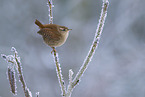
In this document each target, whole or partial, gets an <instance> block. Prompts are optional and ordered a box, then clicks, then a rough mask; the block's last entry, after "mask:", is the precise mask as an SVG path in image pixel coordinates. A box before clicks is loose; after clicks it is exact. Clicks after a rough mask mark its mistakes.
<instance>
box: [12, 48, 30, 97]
mask: <svg viewBox="0 0 145 97" xmlns="http://www.w3.org/2000/svg"><path fill="white" fill-rule="evenodd" d="M14 53H15V55H14V57H15V60H16V65H17V71H18V73H19V75H18V76H19V80H20V82H21V83H22V87H23V91H24V93H25V97H30V95H31V92H30V91H29V92H27V89H28V88H27V85H26V83H25V80H24V77H23V73H22V66H21V63H20V62H19V60H18V58H17V51H16V49H15V51H14ZM28 90H29V89H28Z"/></svg>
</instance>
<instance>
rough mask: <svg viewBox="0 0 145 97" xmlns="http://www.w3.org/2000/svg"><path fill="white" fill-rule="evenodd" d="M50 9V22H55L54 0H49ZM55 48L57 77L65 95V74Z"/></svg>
mask: <svg viewBox="0 0 145 97" xmlns="http://www.w3.org/2000/svg"><path fill="white" fill-rule="evenodd" d="M48 5H49V6H48V11H49V15H48V16H49V23H50V24H53V15H52V7H54V6H53V5H52V0H48ZM52 49H53V53H54V55H53V56H54V61H55V65H56V72H57V77H58V81H59V84H60V87H61V91H62V96H65V95H66V94H65V92H66V87H65V85H64V80H63V76H62V73H61V72H62V71H61V67H60V63H59V61H58V59H59V58H58V54H57V52H56V50H55V48H54V47H52Z"/></svg>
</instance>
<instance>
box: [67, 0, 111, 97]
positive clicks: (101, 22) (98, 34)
mask: <svg viewBox="0 0 145 97" xmlns="http://www.w3.org/2000/svg"><path fill="white" fill-rule="evenodd" d="M108 5H109V1H108V0H103V6H102V11H101V16H100V19H99V23H98V27H97V29H96V34H95V37H94V41H93V43H92V45H91V47H90V51H89V52H88V55H87V56H86V59H85V60H84V63H83V64H82V66H81V68H80V70H79V72H78V73H77V74H76V76H75V78H74V80H73V82H72V84H71V86H70V87H69V88H71V90H69V91H67V94H66V95H67V96H66V97H70V95H71V93H70V92H72V90H73V88H74V87H75V86H76V85H77V84H78V83H79V82H80V78H81V77H82V75H83V73H84V72H85V71H86V69H87V67H88V65H89V63H90V61H91V59H92V57H93V55H94V53H95V50H96V48H97V47H98V44H99V41H100V37H101V33H102V30H103V27H104V23H105V19H106V16H107V8H108Z"/></svg>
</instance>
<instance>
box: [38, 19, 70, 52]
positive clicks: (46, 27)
mask: <svg viewBox="0 0 145 97" xmlns="http://www.w3.org/2000/svg"><path fill="white" fill-rule="evenodd" d="M35 24H36V25H37V26H38V27H39V29H40V30H39V31H38V32H37V33H38V34H40V35H41V36H42V38H43V40H44V42H45V43H46V44H47V45H48V46H50V47H51V48H52V49H53V50H54V51H56V50H55V47H59V46H61V45H63V44H64V43H65V42H66V40H67V38H68V35H69V31H71V30H72V29H69V28H68V27H65V26H61V25H57V24H42V23H41V22H40V21H38V20H37V19H36V20H35Z"/></svg>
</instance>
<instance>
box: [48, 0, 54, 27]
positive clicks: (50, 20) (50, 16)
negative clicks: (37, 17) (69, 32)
mask: <svg viewBox="0 0 145 97" xmlns="http://www.w3.org/2000/svg"><path fill="white" fill-rule="evenodd" d="M52 7H53V4H52V0H48V11H49V15H48V16H49V24H53V13H52Z"/></svg>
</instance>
